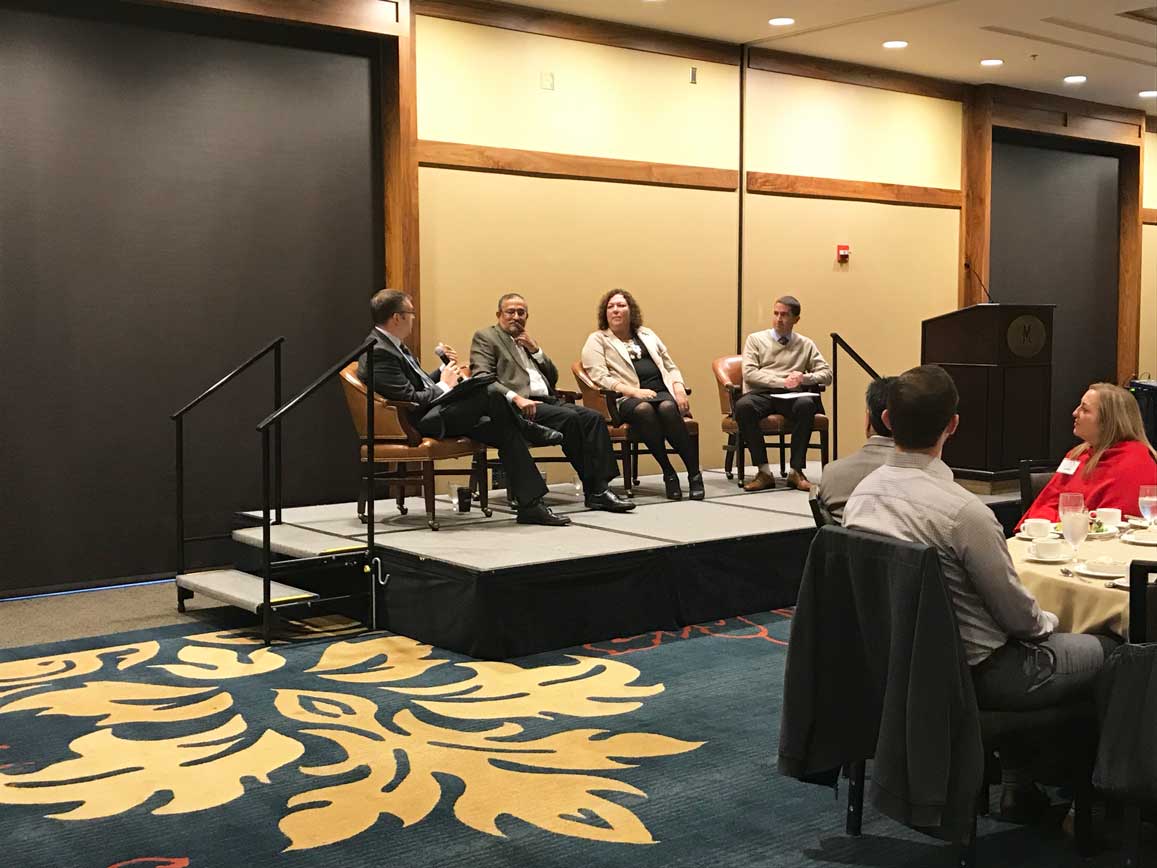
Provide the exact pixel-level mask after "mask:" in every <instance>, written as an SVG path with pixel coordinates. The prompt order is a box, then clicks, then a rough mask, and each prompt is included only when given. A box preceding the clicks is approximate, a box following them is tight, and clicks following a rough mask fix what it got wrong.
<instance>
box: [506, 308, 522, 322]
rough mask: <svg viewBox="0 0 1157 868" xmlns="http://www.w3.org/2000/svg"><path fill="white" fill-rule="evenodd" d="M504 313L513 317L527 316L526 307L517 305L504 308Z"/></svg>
mask: <svg viewBox="0 0 1157 868" xmlns="http://www.w3.org/2000/svg"><path fill="white" fill-rule="evenodd" d="M502 315H503V316H508V317H510V318H511V319H514V318H515V317H525V316H526V308H522V307H516V308H512V309H508V310H504V311H502Z"/></svg>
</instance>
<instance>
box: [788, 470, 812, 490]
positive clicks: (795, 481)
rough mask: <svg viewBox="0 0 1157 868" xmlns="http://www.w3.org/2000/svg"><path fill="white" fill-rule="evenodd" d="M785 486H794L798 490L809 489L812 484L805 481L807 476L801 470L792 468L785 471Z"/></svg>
mask: <svg viewBox="0 0 1157 868" xmlns="http://www.w3.org/2000/svg"><path fill="white" fill-rule="evenodd" d="M787 487H788V488H794V489H796V490H798V491H811V490H812V484H811V483H810V482H808V481H807V477H806V476H804V475H803V471H802V470H796V469H795V468H792V469H791V470H789V471H788V472H787Z"/></svg>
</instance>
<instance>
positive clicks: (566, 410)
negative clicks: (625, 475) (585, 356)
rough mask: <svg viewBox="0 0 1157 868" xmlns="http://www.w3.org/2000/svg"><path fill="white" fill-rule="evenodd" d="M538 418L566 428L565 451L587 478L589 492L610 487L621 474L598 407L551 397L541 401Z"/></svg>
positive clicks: (546, 424) (599, 491) (564, 436)
mask: <svg viewBox="0 0 1157 868" xmlns="http://www.w3.org/2000/svg"><path fill="white" fill-rule="evenodd" d="M532 400H535V401H541V400H542V399H541V398H533V399H532ZM534 421H535V422H537V423H538V424H539V425H545V426H546V427H547V428H553V429H554V430H555V431H561V432H562V436H563V441H562V452H563V454H564V455H565V456H566V457H567V460H568V461H569V462H570V463H571V466H572V467H573V468H574V469H575V473H577V474H578V476H579V479H581V480H582V481H583V491H585V492H586V493H587V494H600V493H602V492H603V491H606V489H607V483H609V482H610V481H611V480H612V479H614V478H615V477H616V476H618V475H619V468H618V466H617V465H616V464H615V453H614V447H613V446H612V445H611V435H610V434H608V433H607V423H606V420H605V419H603V417H602V414H601V413H599V412H598V411H596V410H591V409H589V408H587V407H583V406H581V405H579V404H567V403H563V402H561V401H557V400H555V399H551V400H548V401H544V402H543V403H541V404H539V405H538V407H537V408H536V409H535V411H534Z"/></svg>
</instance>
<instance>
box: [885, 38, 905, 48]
mask: <svg viewBox="0 0 1157 868" xmlns="http://www.w3.org/2000/svg"><path fill="white" fill-rule="evenodd" d="M884 47H885V48H907V47H908V43H907V42H905V41H904V40H903V39H889V40H888V41H887V42H885V43H884Z"/></svg>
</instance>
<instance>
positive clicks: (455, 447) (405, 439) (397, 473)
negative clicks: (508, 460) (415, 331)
mask: <svg viewBox="0 0 1157 868" xmlns="http://www.w3.org/2000/svg"><path fill="white" fill-rule="evenodd" d="M340 378H341V385H342V391H343V392H344V393H345V398H346V404H347V405H348V406H349V411H350V417H351V418H352V419H353V423H354V429H355V430H356V431H357V434H358V438H359V442H360V443H361V448H360V451H359V460H360V462H361V484H360V485H359V487H358V516H359V517H360V518H361V520H362V522H363V523H365V522H366V521H367V518H366V501H367V499H368V498H370V497H373V496H374V486H375V483H376V482H378V481H384V482H385V483H386V485H387V496H389V494H388V493H389V491H390V488H391V487H393V489H394V490H395V491H396V495H395V496H396V499H397V504H398V512H400V513H401V514H402V515H405V514H406V513H407V512H408V510H407V508H406V491H407V488H409V487H413V486H415V484H416V485H417V486H420V487H421V489H422V493H423V494H424V495H425V501H426V521H427V523H428V524H429V525H430V530H437V529H438V521H437V519H435V517H434V496H435V494H436V493H437V492H436V489H435V483H436V479H437V477H439V476H462V475H463V474H468V475H469V476H470V479H471V483H472V484H473V483H476V482H478V481H481V483H482V484H481V485H480V486H479V506H480V507H481V509H482V513H483V515H486V516H490V514H491V510H490V507H489V504H488V503H487V498H486V485H485V480H484V479H481V480H480V477H484V476H485V473H486V446H485V445H484V444H482V443H478V442H476V441H474V440H471V439H470V438H468V437H449V438H446V439H445V440H436V439H434V438H433V437H423V436H422V434H421V433H420V432H419V431H418V429H417V428H415V427H414V425H413V423H412V422H411V421H410V411H411V410H413V409H414V408H415V406H416V405H414V404H409V403H406V402H404V401H388V400H386V399H385V398H383V397H382V396H381V395H375V396H374V478H373V479H369V478H368V476H369V460H368V459H369V450H368V448H367V444H366V386H365V383H363V382H362V381H361V379H360V378H359V377H358V366H357V362H351V363H350V364H349V365H347V366H346V367H344V368H342V371H341V374H340ZM451 458H472V459H473V463H472V465H471V467H470V469H469V470H465V469H462V468H450V469H446V470H438V469H437V468H436V467H435V464H436V463H437V462H438V461H446V460H449V459H451ZM379 467H380V468H381V469H380V470H379V469H378V468H379Z"/></svg>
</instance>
